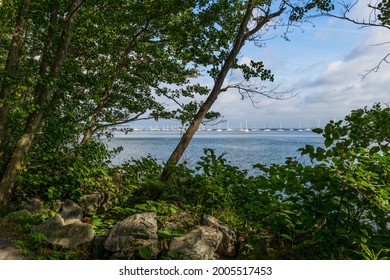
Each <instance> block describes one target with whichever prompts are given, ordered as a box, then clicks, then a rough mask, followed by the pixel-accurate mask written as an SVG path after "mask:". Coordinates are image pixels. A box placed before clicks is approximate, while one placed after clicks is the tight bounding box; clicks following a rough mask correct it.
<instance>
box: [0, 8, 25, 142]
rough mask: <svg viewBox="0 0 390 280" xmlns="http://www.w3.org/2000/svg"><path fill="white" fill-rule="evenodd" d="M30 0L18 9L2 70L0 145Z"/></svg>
mask: <svg viewBox="0 0 390 280" xmlns="http://www.w3.org/2000/svg"><path fill="white" fill-rule="evenodd" d="M30 2H31V1H30V0H24V1H23V3H22V5H21V6H20V9H19V14H18V17H17V19H16V25H15V29H14V34H13V36H12V40H11V46H10V49H9V51H8V56H7V62H6V65H5V69H4V76H3V79H2V83H1V88H0V143H1V141H2V139H3V137H4V130H5V126H6V124H7V119H8V118H7V116H8V110H9V105H8V103H7V101H6V99H7V97H8V95H9V93H10V92H11V79H12V77H13V75H14V74H15V71H16V68H17V66H18V57H19V52H20V49H21V48H22V42H23V40H22V39H23V33H24V26H25V22H26V20H25V15H26V13H27V10H28V7H29V6H30Z"/></svg>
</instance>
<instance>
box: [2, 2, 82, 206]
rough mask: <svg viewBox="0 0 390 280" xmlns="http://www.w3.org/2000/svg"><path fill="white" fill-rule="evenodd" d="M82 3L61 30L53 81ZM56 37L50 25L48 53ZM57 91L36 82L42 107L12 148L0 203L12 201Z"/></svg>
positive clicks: (73, 6)
mask: <svg viewBox="0 0 390 280" xmlns="http://www.w3.org/2000/svg"><path fill="white" fill-rule="evenodd" d="M81 3H82V0H74V1H73V2H72V4H71V7H70V9H69V16H68V19H67V21H66V22H65V25H64V28H63V30H62V33H61V38H60V44H59V46H58V48H57V51H56V54H55V58H54V60H53V62H52V63H51V67H50V72H49V75H48V77H47V79H48V80H49V81H53V80H54V79H55V78H56V77H58V75H59V73H60V70H61V67H62V64H63V62H64V59H65V56H66V53H67V51H68V47H69V44H70V38H71V30H72V27H73V25H74V22H75V19H76V15H77V10H78V8H79V7H80V5H81ZM55 7H56V5H55V4H54V6H53V12H52V16H53V17H51V23H53V22H52V20H54V18H55V19H56V14H57V13H56V12H54V10H55ZM50 38H51V39H50ZM52 39H53V37H51V34H50V28H49V31H48V40H46V42H45V46H44V53H45V50H47V49H48V46H51V45H52ZM45 57H46V56H43V57H42V61H41V67H40V74H44V73H43V72H45V71H44V68H45V67H42V66H43V64H45V63H46V62H47V61H46V58H45ZM40 76H41V78H43V77H44V75H40ZM53 91H54V90H53V89H49V88H48V87H47V86H46V85H44V84H42V82H38V84H37V86H36V89H35V96H36V97H37V105H38V108H39V109H40V110H39V111H35V112H33V113H31V114H30V115H29V117H28V120H27V123H26V126H25V129H24V132H23V135H22V136H21V137H20V139H19V141H18V142H17V144H16V146H15V148H14V150H13V152H12V155H11V158H10V160H9V161H8V163H7V166H6V169H5V172H4V174H3V176H2V178H1V181H0V207H1V206H5V205H7V204H8V202H9V199H10V195H11V193H12V190H13V187H14V184H15V177H16V176H17V174H18V172H19V170H20V168H21V166H22V164H23V162H24V159H25V157H26V155H27V153H28V150H29V149H30V147H31V145H32V142H33V139H34V137H35V135H36V133H37V131H38V130H39V128H40V126H41V124H42V122H43V118H44V114H45V111H46V110H47V109H48V106H49V104H50V103H51V100H52V98H53Z"/></svg>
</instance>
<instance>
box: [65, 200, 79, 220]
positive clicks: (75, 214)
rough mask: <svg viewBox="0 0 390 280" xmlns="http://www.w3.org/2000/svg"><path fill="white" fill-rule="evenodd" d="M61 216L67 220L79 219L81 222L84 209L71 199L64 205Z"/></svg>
mask: <svg viewBox="0 0 390 280" xmlns="http://www.w3.org/2000/svg"><path fill="white" fill-rule="evenodd" d="M60 215H61V217H62V218H64V219H65V220H69V219H78V220H81V219H82V218H83V216H84V214H83V209H82V208H81V207H80V206H79V205H78V204H77V203H75V202H73V201H72V200H70V199H65V201H64V204H62V207H61V212H60Z"/></svg>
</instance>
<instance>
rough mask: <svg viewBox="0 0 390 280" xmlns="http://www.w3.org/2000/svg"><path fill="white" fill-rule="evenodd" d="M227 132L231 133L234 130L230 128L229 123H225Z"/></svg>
mask: <svg viewBox="0 0 390 280" xmlns="http://www.w3.org/2000/svg"><path fill="white" fill-rule="evenodd" d="M226 130H227V131H233V130H234V129H233V128H231V127H230V125H229V122H227V129H226Z"/></svg>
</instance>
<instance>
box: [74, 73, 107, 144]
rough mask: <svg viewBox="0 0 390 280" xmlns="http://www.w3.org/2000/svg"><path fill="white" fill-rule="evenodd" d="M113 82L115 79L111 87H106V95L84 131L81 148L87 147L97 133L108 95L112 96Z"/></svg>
mask: <svg viewBox="0 0 390 280" xmlns="http://www.w3.org/2000/svg"><path fill="white" fill-rule="evenodd" d="M113 82H114V79H112V81H111V82H110V84H109V85H106V87H105V89H104V94H103V96H102V98H101V99H100V100H99V103H98V104H97V106H96V108H95V109H94V111H93V114H92V116H91V119H90V120H89V122H88V126H87V128H86V130H85V131H84V134H83V139H82V140H81V142H80V146H82V145H85V143H87V142H88V141H89V140H90V139H91V138H92V136H93V134H94V133H95V128H96V123H97V121H98V118H99V116H100V114H101V113H102V111H103V108H104V105H105V103H106V100H107V98H108V95H109V94H110V90H111V86H112V84H113Z"/></svg>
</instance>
